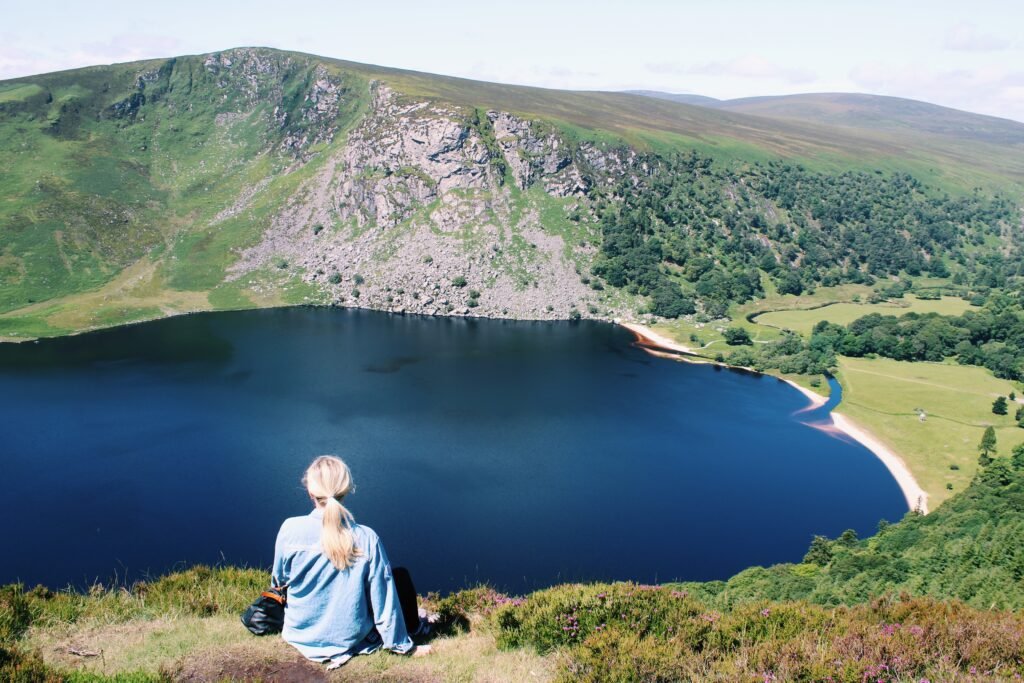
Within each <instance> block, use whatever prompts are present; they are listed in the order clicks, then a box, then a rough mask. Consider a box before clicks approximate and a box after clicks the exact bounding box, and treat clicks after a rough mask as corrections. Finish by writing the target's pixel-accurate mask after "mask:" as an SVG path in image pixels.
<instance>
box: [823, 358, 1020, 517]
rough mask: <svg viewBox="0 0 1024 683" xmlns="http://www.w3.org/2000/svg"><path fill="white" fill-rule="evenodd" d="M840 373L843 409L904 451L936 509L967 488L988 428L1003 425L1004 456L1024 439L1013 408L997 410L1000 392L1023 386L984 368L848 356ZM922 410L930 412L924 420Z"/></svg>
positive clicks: (1000, 437)
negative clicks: (919, 411) (999, 412)
mask: <svg viewBox="0 0 1024 683" xmlns="http://www.w3.org/2000/svg"><path fill="white" fill-rule="evenodd" d="M837 377H838V379H839V381H840V383H841V384H842V385H843V390H844V394H843V403H842V405H841V406H840V407H839V410H840V411H841V412H842V413H843V414H845V415H847V416H849V417H850V418H851V419H853V421H854V422H856V423H857V424H860V425H863V426H864V427H866V428H867V429H868V431H870V432H871V433H873V434H875V435H876V436H877V437H878V438H879V439H880V440H881V441H882V442H883V443H885V444H886V445H888V446H890V447H891V448H892V450H893V451H894V452H896V453H898V454H900V456H901V457H902V458H903V459H904V460H905V461H906V463H907V466H908V467H909V468H910V471H911V472H913V473H914V476H915V477H916V478H917V480H918V483H919V484H921V487H922V488H924V490H925V491H927V492H928V496H929V501H930V506H931V507H932V508H933V509H934V507H935V506H937V505H938V504H939V503H941V502H942V501H944V500H946V499H948V498H949V496H950V495H952V494H953V493H954V492H955V491H960V490H963V489H964V488H965V487H966V485H967V483H968V482H969V481H970V479H971V477H972V476H973V475H974V473H975V472H976V471H977V469H978V450H977V445H978V442H979V441H981V436H982V433H983V432H984V431H985V427H987V426H989V425H993V426H995V428H996V435H997V439H998V452H999V453H1001V454H1004V455H1005V454H1008V453H1009V452H1010V450H1011V449H1012V447H1013V446H1015V445H1017V444H1019V443H1022V442H1024V429H1021V428H1019V427H1018V426H1017V424H1016V421H1015V420H1014V419H1013V410H1012V409H1011V410H1010V415H994V414H993V413H992V401H994V400H995V398H996V397H997V396H1000V395H1002V396H1006V395H1007V394H1009V393H1010V391H1017V392H1020V391H1021V387H1020V386H1019V385H1017V386H1015V383H1014V382H1010V381H1009V380H1002V379H997V378H995V377H993V376H992V373H991V372H989V371H988V370H986V369H984V368H978V367H970V366H961V365H952V364H944V363H923V362H922V363H908V362H901V361H895V360H890V359H887V358H876V359H866V358H840V360H839V371H838V373H837ZM918 408H920V409H923V410H924V411H925V412H926V415H927V416H926V418H925V421H924V422H922V421H920V419H919V418H918V414H917V409H918ZM1011 408H1012V406H1011ZM951 466H956V467H957V468H958V469H956V470H953V469H950V467H951ZM947 484H952V486H953V488H952V490H948V489H947V488H946V485H947Z"/></svg>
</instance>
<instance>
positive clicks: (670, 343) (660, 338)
mask: <svg viewBox="0 0 1024 683" xmlns="http://www.w3.org/2000/svg"><path fill="white" fill-rule="evenodd" d="M616 322H618V321H616ZM619 325H622V326H623V327H625V328H626V329H627V330H629V331H630V332H632V333H633V334H635V335H636V336H638V337H640V339H641V340H643V341H647V342H648V343H651V344H653V345H655V346H660V347H661V348H663V349H668V350H669V351H678V352H680V353H693V352H694V351H693V349H691V348H690V347H689V346H686V345H684V344H680V343H679V342H677V341H675V340H674V339H669V338H668V337H666V336H665V335H663V334H658V333H657V332H655V331H654V330H652V329H651V328H649V327H647V326H646V325H641V324H640V323H624V322H619Z"/></svg>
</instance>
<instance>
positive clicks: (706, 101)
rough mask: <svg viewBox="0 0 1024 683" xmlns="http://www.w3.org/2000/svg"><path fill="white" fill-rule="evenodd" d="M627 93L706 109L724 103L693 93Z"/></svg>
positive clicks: (630, 91) (647, 91) (629, 91)
mask: <svg viewBox="0 0 1024 683" xmlns="http://www.w3.org/2000/svg"><path fill="white" fill-rule="evenodd" d="M625 92H627V93H629V94H630V95H643V96H644V97H653V98H655V99H658V100H668V101H669V102H679V103H680V104H696V105H697V106H705V107H713V106H715V104H716V103H718V102H721V101H722V100H716V99H715V98H714V97H706V96H704V95H694V94H692V93H670V92H661V91H659V90H626V91H625Z"/></svg>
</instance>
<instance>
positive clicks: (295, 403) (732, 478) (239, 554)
mask: <svg viewBox="0 0 1024 683" xmlns="http://www.w3.org/2000/svg"><path fill="white" fill-rule="evenodd" d="M832 403H834V401H832V402H830V406H831V404H832ZM805 405H806V399H805V398H804V397H803V395H801V394H800V393H799V392H797V391H796V390H794V389H793V388H792V387H789V386H787V385H786V384H784V383H782V382H780V381H779V380H776V379H774V378H771V377H760V376H755V375H751V374H748V373H741V372H736V371H729V370H723V369H720V368H715V367H712V366H709V365H694V364H688V363H681V362H677V361H673V360H666V359H661V358H655V357H652V356H650V355H649V354H647V353H646V352H644V351H643V350H641V349H639V348H637V347H635V346H634V344H633V335H632V334H631V333H630V332H629V331H627V330H625V329H623V328H621V327H617V326H614V325H611V324H607V323H598V322H592V321H581V322H577V323H570V322H560V323H549V322H543V323H542V322H515V321H496V320H474V319H460V318H430V317H416V316H399V315H391V314H386V313H377V312H369V311H354V310H343V309H330V308H288V309H272V310H260V311H245V312H233V313H209V314H200V315H191V316H184V317H177V318H171V319H167V320H161V321H156V322H151V323H145V324H140V325H133V326H128V327H122V328H117V329H112V330H104V331H100V332H94V333H90V334H85V335H81V336H76V337H67V338H62V339H51V340H42V341H39V342H36V343H28V344H21V345H10V344H6V345H0V434H2V441H0V462H2V464H3V466H4V475H5V476H4V478H3V482H4V484H3V485H4V489H5V490H4V494H3V496H2V497H0V515H2V516H3V518H4V519H6V520H8V523H7V526H6V528H7V531H6V532H5V537H6V540H5V546H6V548H5V551H4V553H3V555H4V561H3V563H0V583H8V582H12V581H16V580H20V581H23V582H25V583H27V584H32V585H34V584H37V583H42V584H46V585H49V586H52V587H59V586H65V585H67V584H69V583H70V584H73V585H75V586H82V585H86V584H89V583H91V582H93V581H95V580H99V581H103V582H109V581H111V580H114V579H116V580H119V581H126V580H127V581H131V580H134V579H137V578H140V577H143V576H146V575H158V574H161V573H164V572H167V571H169V570H173V569H179V568H183V567H186V566H189V565H191V564H195V563H207V564H218V563H230V564H240V565H247V566H257V567H269V565H270V561H271V559H272V556H273V543H274V538H275V536H276V533H277V529H278V527H279V526H280V523H281V521H282V520H283V519H284V518H286V517H289V516H295V515H301V514H306V513H307V512H308V511H309V501H308V498H307V497H306V495H305V491H304V490H303V489H302V487H301V485H300V478H301V476H302V472H303V470H304V469H305V467H306V466H307V465H308V463H309V462H310V461H311V460H312V458H313V457H314V456H316V455H319V454H322V453H334V454H337V455H340V456H341V457H343V458H344V459H345V460H346V461H347V462H348V463H349V465H350V466H351V468H352V471H353V475H354V479H355V482H356V487H357V488H356V492H355V493H354V494H352V495H351V496H350V497H349V498H348V499H347V501H346V503H347V505H348V507H349V509H350V510H351V511H352V512H353V514H354V515H355V517H356V520H357V521H359V522H361V523H364V524H366V525H368V526H371V527H373V528H374V529H376V530H377V532H378V533H379V534H380V535H381V537H382V539H383V541H384V544H385V548H386V549H387V552H388V554H389V556H390V558H391V560H392V563H393V564H396V565H398V564H401V565H405V566H408V567H409V568H410V569H411V571H412V572H413V577H414V579H415V580H416V583H417V588H418V589H419V590H420V591H427V590H450V589H454V588H458V587H462V586H467V585H474V584H476V583H478V582H488V583H491V584H493V585H496V586H498V587H500V588H503V589H506V590H508V591H511V592H516V593H521V592H525V591H528V590H531V589H534V588H537V587H543V586H547V585H551V584H553V583H557V582H564V581H576V580H596V579H601V580H606V579H608V580H611V579H630V580H635V581H640V582H664V581H671V580H674V579H685V580H705V579H722V578H726V577H728V576H730V575H732V574H734V573H736V572H737V571H740V570H742V569H744V568H745V567H748V566H751V565H755V564H771V563H776V562H784V561H799V560H800V558H801V557H802V556H803V554H804V552H805V551H806V549H807V547H808V544H809V543H810V540H811V537H812V536H813V535H814V534H825V535H828V536H836V535H838V534H839V533H841V532H842V531H843V530H844V529H847V528H852V529H855V530H856V531H857V532H858V533H860V534H861V535H866V534H870V533H873V532H874V530H875V528H876V526H877V523H878V521H879V520H880V519H883V518H884V519H888V520H891V521H895V520H897V519H899V518H900V517H902V516H903V515H904V514H905V513H906V511H907V506H906V503H905V501H904V498H903V496H902V494H901V492H900V489H899V487H898V486H897V484H896V482H895V481H894V480H893V478H892V477H891V476H890V475H889V473H888V471H887V470H886V469H885V468H884V466H883V465H882V464H881V463H880V462H879V461H878V460H877V458H875V457H874V456H873V455H872V454H871V453H870V452H869V451H867V450H866V449H865V448H863V447H862V446H859V445H857V444H853V443H849V442H847V441H844V440H841V439H838V438H835V437H833V436H830V435H829V434H826V433H824V432H822V431H820V430H817V429H814V428H813V427H811V426H808V424H806V423H807V422H809V421H814V420H819V421H820V420H827V410H828V409H829V407H830V406H826V407H825V408H823V409H821V410H819V411H816V412H813V413H807V412H804V413H798V411H800V410H801V408H803V407H805Z"/></svg>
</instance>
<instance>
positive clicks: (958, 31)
mask: <svg viewBox="0 0 1024 683" xmlns="http://www.w3.org/2000/svg"><path fill="white" fill-rule="evenodd" d="M942 46H943V47H944V48H946V49H947V50H959V51H963V52H996V51H999V50H1004V49H1006V48H1008V47H1009V46H1010V41H1008V40H1006V39H1005V38H1001V37H999V36H997V35H995V34H993V33H982V32H981V31H980V30H979V29H978V27H977V26H975V25H974V24H972V23H970V22H961V23H959V24H957V25H956V26H952V27H951V28H950V29H949V30H948V31H946V37H945V40H944V41H943V42H942Z"/></svg>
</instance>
